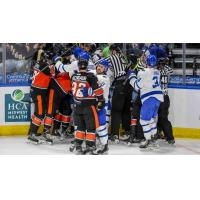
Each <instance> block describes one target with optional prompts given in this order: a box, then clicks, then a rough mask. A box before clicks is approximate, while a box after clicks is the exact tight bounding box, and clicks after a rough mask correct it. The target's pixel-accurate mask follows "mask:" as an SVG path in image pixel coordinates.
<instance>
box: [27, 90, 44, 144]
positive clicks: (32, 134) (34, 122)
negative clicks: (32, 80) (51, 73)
mask: <svg viewBox="0 0 200 200" xmlns="http://www.w3.org/2000/svg"><path fill="white" fill-rule="evenodd" d="M31 98H32V100H33V103H34V113H33V115H32V118H31V124H30V128H29V133H28V140H29V141H32V142H36V143H38V142H39V138H38V136H40V135H39V134H38V133H37V131H38V129H39V127H40V125H41V123H42V120H43V118H44V114H45V111H44V101H45V98H46V90H44V91H42V90H39V89H32V92H31Z"/></svg>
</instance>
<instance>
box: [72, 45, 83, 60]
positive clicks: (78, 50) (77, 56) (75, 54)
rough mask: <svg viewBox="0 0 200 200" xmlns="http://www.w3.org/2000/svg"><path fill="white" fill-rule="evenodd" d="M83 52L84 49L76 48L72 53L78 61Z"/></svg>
mask: <svg viewBox="0 0 200 200" xmlns="http://www.w3.org/2000/svg"><path fill="white" fill-rule="evenodd" d="M82 52H83V49H82V48H80V47H75V48H74V49H73V51H72V53H73V54H74V56H75V58H76V59H78V58H79V55H80V53H82Z"/></svg>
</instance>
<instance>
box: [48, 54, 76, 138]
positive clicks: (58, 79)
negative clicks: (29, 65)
mask: <svg viewBox="0 0 200 200" xmlns="http://www.w3.org/2000/svg"><path fill="white" fill-rule="evenodd" d="M59 59H60V60H61V57H58V56H57V57H56V58H55V59H54V62H57V61H58V60H59ZM70 90H71V81H70V77H69V74H68V73H67V72H62V73H61V72H59V71H58V70H56V69H55V74H54V76H52V79H51V82H50V87H49V94H48V109H47V112H46V117H45V120H44V126H45V129H44V132H45V134H46V135H48V136H50V129H51V127H52V125H53V121H54V118H55V124H54V129H53V132H52V135H53V136H55V137H59V136H60V133H59V132H58V125H59V124H58V123H57V122H58V121H61V123H62V132H63V133H64V132H66V131H67V128H68V126H69V123H70V121H71V120H70V115H71V112H72V111H71V107H70V94H69V92H70ZM58 110H59V111H60V112H59V113H57V114H56V112H57V111H58Z"/></svg>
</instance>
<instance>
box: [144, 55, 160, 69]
mask: <svg viewBox="0 0 200 200" xmlns="http://www.w3.org/2000/svg"><path fill="white" fill-rule="evenodd" d="M146 62H147V66H149V67H155V66H156V65H157V58H156V56H155V55H151V54H150V55H148V56H147V60H146Z"/></svg>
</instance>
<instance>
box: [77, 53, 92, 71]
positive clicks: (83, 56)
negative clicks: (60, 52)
mask: <svg viewBox="0 0 200 200" xmlns="http://www.w3.org/2000/svg"><path fill="white" fill-rule="evenodd" d="M89 59H90V55H89V54H88V53H87V52H85V51H83V52H82V53H80V54H79V56H78V66H79V69H86V68H87V66H88V62H89Z"/></svg>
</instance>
